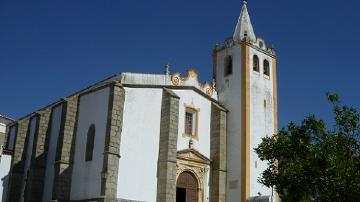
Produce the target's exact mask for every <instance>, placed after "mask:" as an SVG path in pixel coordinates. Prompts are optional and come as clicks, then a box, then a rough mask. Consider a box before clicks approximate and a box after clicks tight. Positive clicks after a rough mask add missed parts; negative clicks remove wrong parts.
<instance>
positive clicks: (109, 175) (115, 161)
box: [99, 83, 125, 202]
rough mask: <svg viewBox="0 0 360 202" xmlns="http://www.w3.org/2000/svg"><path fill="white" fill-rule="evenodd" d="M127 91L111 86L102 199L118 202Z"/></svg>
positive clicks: (117, 85) (118, 85)
mask: <svg viewBox="0 0 360 202" xmlns="http://www.w3.org/2000/svg"><path fill="white" fill-rule="evenodd" d="M124 100H125V91H124V89H123V87H122V86H121V85H120V84H117V83H116V84H114V85H113V86H111V88H110V98H109V111H108V120H107V129H106V139H105V148H104V163H103V170H102V180H101V181H102V184H101V199H100V200H99V201H103V202H113V201H114V202H117V201H118V200H117V198H116V197H117V179H118V171H119V159H120V142H121V131H122V124H123V109H124Z"/></svg>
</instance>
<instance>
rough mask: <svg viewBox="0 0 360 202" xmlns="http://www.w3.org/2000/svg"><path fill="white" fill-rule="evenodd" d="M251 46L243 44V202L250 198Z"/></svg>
mask: <svg viewBox="0 0 360 202" xmlns="http://www.w3.org/2000/svg"><path fill="white" fill-rule="evenodd" d="M249 48H250V47H249V45H248V44H247V43H246V42H243V43H241V54H242V58H241V63H242V64H241V70H242V71H241V113H242V114H241V119H242V124H241V128H242V131H241V135H242V138H241V161H240V163H241V201H246V199H247V198H248V197H249V196H250V57H249Z"/></svg>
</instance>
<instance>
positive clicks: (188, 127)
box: [185, 111, 194, 135]
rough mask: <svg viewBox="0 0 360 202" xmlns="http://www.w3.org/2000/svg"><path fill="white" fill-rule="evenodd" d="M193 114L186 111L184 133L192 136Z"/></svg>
mask: <svg viewBox="0 0 360 202" xmlns="http://www.w3.org/2000/svg"><path fill="white" fill-rule="evenodd" d="M193 123H194V114H193V113H191V112H189V111H187V112H186V114H185V133H186V134H188V135H193Z"/></svg>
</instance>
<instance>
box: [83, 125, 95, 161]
mask: <svg viewBox="0 0 360 202" xmlns="http://www.w3.org/2000/svg"><path fill="white" fill-rule="evenodd" d="M94 141H95V125H94V124H91V125H90V127H89V130H88V133H87V139H86V152H85V161H91V160H92V159H93V151H94Z"/></svg>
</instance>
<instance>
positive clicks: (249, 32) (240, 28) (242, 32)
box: [233, 0, 256, 42]
mask: <svg viewBox="0 0 360 202" xmlns="http://www.w3.org/2000/svg"><path fill="white" fill-rule="evenodd" d="M246 4H247V0H243V6H242V8H241V13H240V17H239V20H238V23H237V25H236V28H235V33H234V36H233V39H234V41H235V42H240V41H242V40H244V39H245V40H249V41H253V42H254V41H256V36H255V33H254V29H253V26H252V24H251V20H250V16H249V13H248V10H247V6H246Z"/></svg>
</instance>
